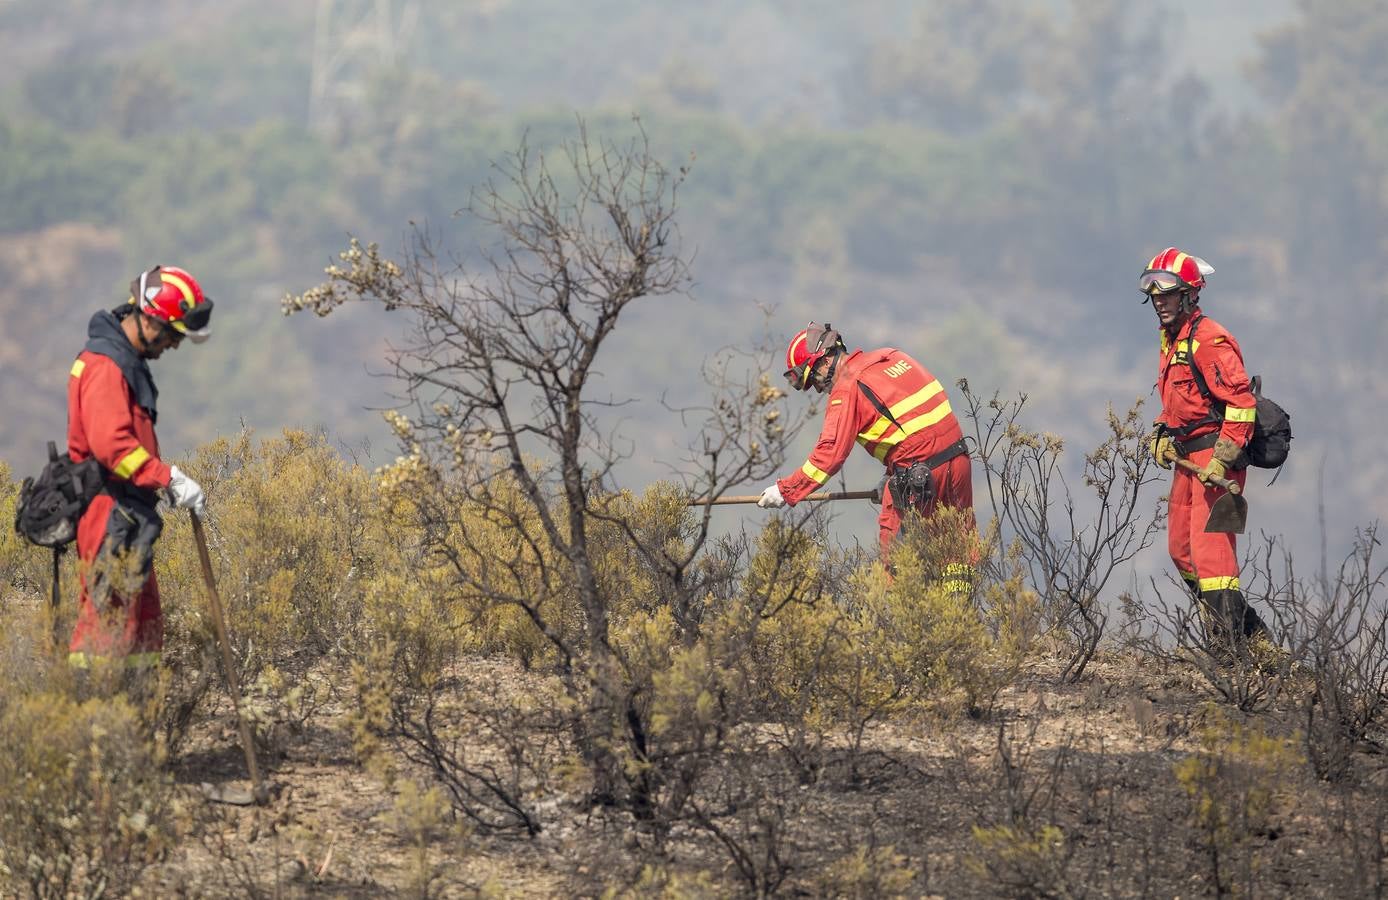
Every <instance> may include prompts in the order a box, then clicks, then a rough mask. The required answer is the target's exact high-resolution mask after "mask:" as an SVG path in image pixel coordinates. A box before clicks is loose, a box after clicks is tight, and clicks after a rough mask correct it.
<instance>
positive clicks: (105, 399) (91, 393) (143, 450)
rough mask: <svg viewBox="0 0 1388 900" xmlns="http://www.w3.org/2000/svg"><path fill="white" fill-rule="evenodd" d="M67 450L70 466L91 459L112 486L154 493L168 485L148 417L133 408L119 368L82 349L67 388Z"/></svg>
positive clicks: (167, 467)
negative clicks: (107, 475)
mask: <svg viewBox="0 0 1388 900" xmlns="http://www.w3.org/2000/svg"><path fill="white" fill-rule="evenodd" d="M67 447H68V455H70V456H71V457H72V458H73V460H74V461H75V462H81V461H82V460H84V459H90V458H92V457H95V458H96V461H97V462H99V463H101V466H102V468H104V469H105V470H106V471H107V472H110V473H111V474H112V475H113V476H114V478H115V480H116V481H127V482H129V483H130V484H133V485H135V486H136V487H140V488H146V489H149V490H158V489H160V488H166V487H168V486H169V466H168V463H166V462H164V461H163V460H162V459H160V458H159V439H158V438H157V437H156V436H155V434H154V422H153V421H151V419H150V416H149V413H148V412H146V411H145V410H144V409H143V408H142V407H140V406H138V405H136V403H135V398H134V395H133V394H132V393H131V391H130V385H128V384H127V383H126V381H125V375H123V374H122V373H121V370H120V367H119V366H117V365H116V363H115V361H114V360H112V359H110V358H109V357H106V356H102V355H100V354H98V353H93V352H91V351H90V350H83V351H82V353H81V354H80V355H78V357H77V361H76V362H74V363H73V364H72V372H71V375H70V376H69V378H68V384H67Z"/></svg>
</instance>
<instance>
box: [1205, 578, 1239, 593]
mask: <svg viewBox="0 0 1388 900" xmlns="http://www.w3.org/2000/svg"><path fill="white" fill-rule="evenodd" d="M1199 587H1200V590H1201V591H1237V590H1238V589H1239V576H1237V575H1216V576H1215V577H1214V578H1202V579H1200V582H1199Z"/></svg>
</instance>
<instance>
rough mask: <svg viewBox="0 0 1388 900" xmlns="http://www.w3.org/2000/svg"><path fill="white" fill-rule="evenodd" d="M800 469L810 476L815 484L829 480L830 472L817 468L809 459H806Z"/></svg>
mask: <svg viewBox="0 0 1388 900" xmlns="http://www.w3.org/2000/svg"><path fill="white" fill-rule="evenodd" d="M800 471H802V472H804V473H805V476H806V477H807V478H809V479H810V480H811V481H813V482H814V483H815V484H823V483H824V482H826V481H828V480H829V473H828V472H826V471H824V470H823V469H816V468H815V467H814V466H813V465H811V464H810V462H809V461H808V460H806V461H805V464H804V465H803V466H801V467H800Z"/></svg>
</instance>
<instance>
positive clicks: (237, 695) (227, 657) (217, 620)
mask: <svg viewBox="0 0 1388 900" xmlns="http://www.w3.org/2000/svg"><path fill="white" fill-rule="evenodd" d="M191 515H192V517H193V539H194V541H196V542H197V545H198V560H199V561H200V562H201V563H202V581H203V584H204V585H206V587H207V603H208V605H209V606H211V607H212V624H213V626H214V627H216V629H217V643H218V644H219V645H220V646H221V649H222V668H223V669H224V670H225V671H226V680H227V693H229V694H231V707H232V709H233V710H235V711H236V725H237V727H238V729H239V730H240V732H241V747H242V748H243V749H244V750H245V751H246V768H247V769H249V770H250V776H251V790H252V793H253V796H254V797H255V802H256V803H258V804H260V805H262V806H263V805H264V804H265V803H266V802H267V801H268V799H269V796H268V794H267V793H266V791H265V785H264V784H263V783H262V782H261V780H260V766H259V765H257V764H256V760H255V744H254V743H252V740H251V728H250V725H248V724H247V723H246V717H245V716H243V715H242V714H241V686H240V685H239V684H238V683H237V680H238V679H237V677H236V661H235V660H234V659H233V658H232V655H231V638H230V637H229V636H228V635H227V620H226V616H225V615H224V614H223V613H222V595H221V593H220V592H218V590H217V582H216V579H214V578H213V577H212V557H211V555H209V554H208V552H207V535H206V534H204V533H203V530H202V519H200V518H198V514H197V513H191Z"/></svg>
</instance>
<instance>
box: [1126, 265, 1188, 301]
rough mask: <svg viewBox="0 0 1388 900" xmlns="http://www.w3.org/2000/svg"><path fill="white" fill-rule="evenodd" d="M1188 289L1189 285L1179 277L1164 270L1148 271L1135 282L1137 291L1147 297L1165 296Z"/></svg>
mask: <svg viewBox="0 0 1388 900" xmlns="http://www.w3.org/2000/svg"><path fill="white" fill-rule="evenodd" d="M1189 288H1190V284H1189V283H1187V282H1186V281H1184V280H1183V279H1182V278H1181V277H1180V276H1179V275H1177V274H1176V273H1175V272H1168V271H1166V270H1165V269H1148V270H1147V271H1146V272H1143V273H1142V277H1141V278H1139V279H1138V280H1137V289H1138V290H1139V291H1142V293H1144V294H1146V295H1147V296H1149V297H1150V296H1152V295H1153V294H1165V293H1167V292H1168V291H1179V290H1187V289H1189Z"/></svg>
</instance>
